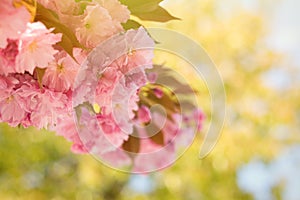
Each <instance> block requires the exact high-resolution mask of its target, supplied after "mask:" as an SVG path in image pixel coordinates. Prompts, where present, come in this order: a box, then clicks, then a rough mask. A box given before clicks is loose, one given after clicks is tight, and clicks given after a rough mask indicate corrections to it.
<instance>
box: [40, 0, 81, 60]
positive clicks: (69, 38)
mask: <svg viewBox="0 0 300 200" xmlns="http://www.w3.org/2000/svg"><path fill="white" fill-rule="evenodd" d="M35 21H40V22H42V23H43V24H45V26H46V27H47V28H55V29H54V31H53V32H54V33H62V40H61V42H59V43H58V44H57V45H59V46H61V47H62V48H63V49H64V50H65V51H66V52H67V53H68V54H69V55H70V56H71V57H72V58H74V56H73V48H75V47H77V48H84V47H83V46H82V44H80V42H79V41H78V40H77V38H76V36H75V34H74V33H73V32H72V31H71V30H70V29H69V28H68V27H66V26H65V25H63V24H62V23H60V21H59V19H58V16H57V15H56V13H54V12H53V11H51V10H49V9H47V8H45V7H44V6H42V5H41V4H37V13H36V17H35ZM74 59H75V58H74Z"/></svg>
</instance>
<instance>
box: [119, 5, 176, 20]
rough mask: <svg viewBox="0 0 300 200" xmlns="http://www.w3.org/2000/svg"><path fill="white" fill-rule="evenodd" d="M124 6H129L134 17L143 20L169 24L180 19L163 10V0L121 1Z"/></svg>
mask: <svg viewBox="0 0 300 200" xmlns="http://www.w3.org/2000/svg"><path fill="white" fill-rule="evenodd" d="M120 1H121V3H122V4H124V5H127V7H128V9H129V10H130V11H131V14H132V15H135V16H137V17H138V18H140V19H142V20H148V21H157V22H167V21H170V20H175V19H179V18H177V17H174V16H172V15H171V14H170V13H169V12H168V11H166V10H165V9H164V8H162V7H161V6H160V5H159V3H160V2H162V1H163V0H120Z"/></svg>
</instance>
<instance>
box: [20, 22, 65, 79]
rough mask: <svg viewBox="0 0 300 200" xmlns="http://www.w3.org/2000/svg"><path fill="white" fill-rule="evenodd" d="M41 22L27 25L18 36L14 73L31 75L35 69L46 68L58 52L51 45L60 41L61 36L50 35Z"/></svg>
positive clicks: (49, 31)
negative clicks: (17, 52)
mask: <svg viewBox="0 0 300 200" xmlns="http://www.w3.org/2000/svg"><path fill="white" fill-rule="evenodd" d="M52 30H53V29H50V30H49V29H47V28H46V27H45V26H44V25H43V24H42V23H41V22H35V23H28V25H27V30H26V31H25V32H24V33H23V34H22V35H21V36H20V41H19V51H20V52H19V54H18V56H17V65H16V71H17V72H18V73H24V72H25V71H27V72H29V73H30V74H33V70H34V69H35V68H36V67H39V68H46V67H47V66H48V64H49V63H50V62H51V61H53V60H54V54H56V53H57V52H58V51H57V50H55V49H54V48H53V45H54V44H56V43H57V42H59V41H60V40H61V34H53V33H51V31H52Z"/></svg>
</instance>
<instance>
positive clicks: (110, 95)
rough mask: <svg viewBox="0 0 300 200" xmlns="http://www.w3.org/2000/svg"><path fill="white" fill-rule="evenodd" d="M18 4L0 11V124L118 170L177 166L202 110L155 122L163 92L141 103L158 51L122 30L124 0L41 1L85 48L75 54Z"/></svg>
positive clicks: (6, 0)
mask: <svg viewBox="0 0 300 200" xmlns="http://www.w3.org/2000/svg"><path fill="white" fill-rule="evenodd" d="M14 2H15V1H13V0H2V2H1V4H0V18H1V21H0V122H5V123H8V124H9V125H10V126H12V127H16V126H23V127H30V126H33V127H36V128H38V129H42V128H45V129H48V130H53V131H55V132H56V133H57V134H58V135H61V136H63V137H65V138H66V139H67V140H69V141H71V142H72V151H73V152H75V153H92V154H93V155H96V156H97V157H99V158H101V159H102V160H104V161H105V162H107V163H109V164H111V165H113V166H115V167H117V166H124V165H131V164H132V163H133V164H134V170H135V171H136V172H147V171H151V170H153V169H159V168H163V167H166V166H167V165H169V164H171V162H172V161H173V159H174V157H175V151H176V148H177V146H179V145H180V144H184V143H190V142H191V141H192V139H193V137H194V133H195V131H197V130H200V129H201V125H202V121H203V119H204V115H203V113H202V112H201V111H200V110H195V111H193V112H191V113H190V114H189V115H184V114H181V113H180V112H179V111H178V112H177V111H175V110H173V111H172V112H171V113H168V114H167V117H166V116H164V115H163V114H161V113H158V112H157V113H153V114H152V113H151V112H150V107H151V103H150V104H149V102H151V101H153V100H156V101H157V102H159V101H160V99H161V100H162V98H164V95H167V94H166V93H165V92H164V91H163V90H162V89H160V88H159V87H157V88H156V87H154V88H151V89H150V90H151V91H152V90H153V94H154V97H153V98H152V99H148V100H147V95H146V96H145V98H143V99H144V100H142V99H141V98H140V97H141V96H140V95H141V88H142V87H145V86H146V85H147V84H153V83H155V80H156V76H157V74H155V73H152V74H147V69H151V68H152V65H153V63H152V59H153V57H154V54H153V48H154V45H155V43H154V41H153V39H152V38H151V37H150V36H149V34H148V33H147V31H146V30H145V29H144V28H141V27H140V28H138V29H131V30H128V31H125V30H124V28H123V26H122V23H125V22H126V21H127V20H128V19H129V17H130V11H129V10H128V8H127V7H126V6H125V5H122V4H121V3H120V2H119V1H118V0H92V1H74V0H65V1H61V0H38V1H37V3H38V7H37V8H39V6H40V7H42V8H43V9H47V10H49V11H50V12H51V13H55V16H57V17H58V19H59V22H60V23H61V24H62V25H63V26H64V27H67V29H68V31H70V32H71V33H72V34H73V35H74V37H75V39H76V40H77V41H78V42H79V43H80V46H81V47H78V46H76V47H75V46H74V47H71V48H72V49H71V53H70V52H68V51H67V50H66V48H64V47H65V46H64V45H63V44H62V43H64V42H65V38H64V37H66V36H65V35H64V32H63V31H62V32H59V31H56V28H58V27H55V24H54V26H53V27H49V25H47V24H45V23H43V22H42V21H38V20H32V17H33V16H32V15H33V13H32V12H30V11H29V10H28V8H26V7H25V6H16V4H15V3H14ZM99 52H100V53H99ZM152 86H153V85H152ZM164 101H165V100H164ZM152 122H153V124H154V125H155V127H160V130H161V131H160V134H161V135H160V136H159V138H158V139H157V138H155V137H149V133H148V132H149V130H147V128H146V127H147V125H148V124H150V123H152ZM193 126H196V128H195V129H194V128H193ZM133 135H134V136H133ZM175 136H176V137H175ZM136 138H138V139H136ZM174 138H176V139H174ZM128 151H129V152H128ZM156 151H160V153H159V154H151V153H153V152H156ZM129 153H142V154H141V155H140V154H137V155H135V156H132V155H130V154H129ZM146 154H147V156H144V155H146ZM133 157H135V159H134V161H133V160H132V158H133Z"/></svg>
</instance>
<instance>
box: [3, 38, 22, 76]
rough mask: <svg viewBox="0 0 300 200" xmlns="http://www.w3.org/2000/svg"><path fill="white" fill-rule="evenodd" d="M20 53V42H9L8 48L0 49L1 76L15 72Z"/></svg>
mask: <svg viewBox="0 0 300 200" xmlns="http://www.w3.org/2000/svg"><path fill="white" fill-rule="evenodd" d="M18 53H19V50H18V41H17V40H8V43H7V46H6V48H5V49H0V74H4V75H8V74H9V73H14V72H15V64H16V56H17V55H18Z"/></svg>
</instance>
